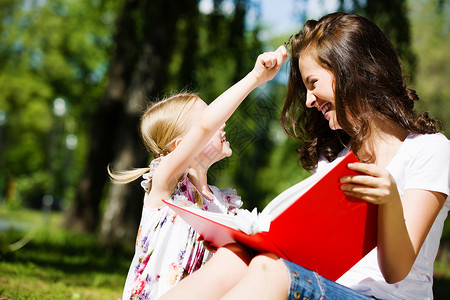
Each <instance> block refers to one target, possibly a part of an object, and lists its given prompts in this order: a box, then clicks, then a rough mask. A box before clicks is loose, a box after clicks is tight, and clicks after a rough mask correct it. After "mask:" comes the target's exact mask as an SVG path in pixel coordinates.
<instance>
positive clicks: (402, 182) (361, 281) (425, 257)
mask: <svg viewBox="0 0 450 300" xmlns="http://www.w3.org/2000/svg"><path fill="white" fill-rule="evenodd" d="M386 170H388V171H389V172H390V173H391V175H392V176H393V177H394V178H395V181H396V183H397V188H398V191H399V193H400V196H402V194H403V192H404V191H405V190H407V189H424V190H428V191H435V192H441V193H444V194H446V195H447V199H446V201H445V204H444V207H443V208H442V209H441V211H440V212H439V215H438V216H437V218H436V220H435V222H434V223H433V226H432V228H431V230H430V232H429V233H428V236H427V238H426V240H425V242H424V244H423V246H422V248H421V250H420V252H419V254H418V256H417V259H416V261H415V263H414V265H413V267H412V269H411V271H410V273H409V274H408V276H407V277H406V278H405V279H404V280H402V281H400V282H397V283H394V284H388V283H386V281H385V280H384V278H383V275H382V274H381V272H380V269H379V267H378V260H377V252H376V248H375V249H374V250H372V251H371V252H370V253H369V254H367V255H366V256H365V257H364V258H363V259H362V260H361V261H359V262H358V263H357V264H356V265H355V266H353V268H351V269H350V270H349V271H348V272H347V273H345V274H344V275H343V276H342V277H341V278H339V279H338V280H337V282H338V283H340V284H342V285H344V286H347V287H349V288H351V289H353V290H355V291H357V292H360V293H362V294H365V295H368V296H374V297H376V298H378V299H418V300H419V299H420V300H424V299H433V290H432V286H433V263H434V260H435V258H436V254H437V251H438V248H439V241H440V238H441V235H442V228H443V226H444V221H445V219H446V218H447V214H448V211H449V209H450V199H449V197H448V195H449V189H450V175H449V173H450V141H449V140H448V139H447V138H446V137H445V136H444V135H442V134H440V133H439V134H425V135H409V136H408V137H407V138H406V139H405V141H404V142H403V144H402V146H401V147H400V149H399V151H398V152H397V154H396V155H395V156H394V158H393V159H392V161H391V162H390V164H389V165H388V166H387V167H386Z"/></svg>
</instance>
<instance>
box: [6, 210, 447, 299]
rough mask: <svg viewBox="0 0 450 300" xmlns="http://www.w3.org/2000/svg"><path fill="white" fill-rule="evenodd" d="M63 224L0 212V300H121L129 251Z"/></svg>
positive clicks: (441, 277) (438, 284) (439, 263)
mask: <svg viewBox="0 0 450 300" xmlns="http://www.w3.org/2000/svg"><path fill="white" fill-rule="evenodd" d="M61 220H62V215H61V214H60V213H52V214H51V216H48V215H47V216H46V215H43V213H42V212H39V211H31V210H19V211H7V210H5V209H2V208H0V298H7V299H14V300H21V299H30V300H34V299H39V300H45V299H52V300H58V299H64V300H67V299H69V300H70V299H73V300H74V299H96V300H101V299H112V300H117V299H120V298H121V295H122V288H123V285H124V282H125V277H126V274H127V271H128V267H129V264H130V262H131V258H132V254H133V253H132V249H131V248H130V249H121V248H105V247H101V246H99V245H98V244H97V237H96V236H95V235H82V234H77V233H73V232H69V231H66V230H63V229H62V228H61V226H60V224H61ZM4 224H13V225H14V227H15V228H18V229H19V230H11V229H9V230H8V229H5V225H4ZM28 239H29V242H28V243H26V242H27V240H28ZM17 242H19V243H17ZM21 243H22V244H21ZM11 245H12V246H13V248H14V247H15V249H9V248H10V246H11ZM447 245H448V243H447ZM444 248H445V249H444ZM449 249H450V247H449V246H447V247H442V249H441V251H440V253H439V256H438V259H437V260H436V263H435V284H434V294H435V299H436V300H444V299H445V300H447V299H449V295H450V254H449V253H450V252H449V251H448V250H449Z"/></svg>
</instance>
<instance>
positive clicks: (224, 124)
mask: <svg viewBox="0 0 450 300" xmlns="http://www.w3.org/2000/svg"><path fill="white" fill-rule="evenodd" d="M225 126H227V124H226V123H223V124H222V126H220V128H219V129H220V130H223V129H224V128H225Z"/></svg>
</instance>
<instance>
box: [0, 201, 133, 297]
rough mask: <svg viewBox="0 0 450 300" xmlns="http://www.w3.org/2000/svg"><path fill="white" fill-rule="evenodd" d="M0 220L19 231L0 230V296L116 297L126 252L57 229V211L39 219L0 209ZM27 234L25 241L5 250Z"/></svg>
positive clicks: (93, 238) (35, 214)
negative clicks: (28, 237)
mask: <svg viewBox="0 0 450 300" xmlns="http://www.w3.org/2000/svg"><path fill="white" fill-rule="evenodd" d="M0 220H1V221H2V222H3V223H4V222H12V224H13V225H18V227H19V230H18V229H17V228H16V229H15V228H2V231H0V270H1V272H0V298H2V297H3V298H9V299H15V300H19V299H120V298H121V295H122V288H123V285H124V282H125V277H126V274H127V271H128V267H129V264H130V261H131V257H132V252H130V251H129V250H128V251H125V250H124V249H120V248H117V247H116V248H105V247H101V246H99V245H98V244H97V236H95V235H86V234H77V233H73V232H69V231H66V230H64V229H62V227H61V226H60V224H61V221H62V215H61V214H60V213H52V215H51V217H50V218H48V219H45V218H44V216H43V214H42V213H41V212H39V211H30V210H20V211H5V210H2V209H0ZM12 227H14V226H12ZM33 230H34V233H33V236H32V239H31V240H30V242H28V243H26V244H25V245H24V246H23V247H22V248H20V249H18V250H17V251H12V252H11V251H10V250H9V249H8V246H9V245H11V244H13V243H16V242H17V241H20V240H22V239H23V238H24V236H25V235H26V234H27V233H29V232H30V231H33Z"/></svg>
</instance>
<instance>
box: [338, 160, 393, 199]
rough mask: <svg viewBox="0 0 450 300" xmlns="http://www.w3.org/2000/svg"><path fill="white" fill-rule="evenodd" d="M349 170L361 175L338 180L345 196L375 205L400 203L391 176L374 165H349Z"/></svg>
mask: <svg viewBox="0 0 450 300" xmlns="http://www.w3.org/2000/svg"><path fill="white" fill-rule="evenodd" d="M348 168H349V169H350V170H354V171H357V172H360V173H362V174H361V175H348V176H344V177H342V178H341V179H340V182H341V183H343V184H342V185H341V189H342V190H343V191H344V193H345V194H346V195H349V196H352V197H355V198H359V199H362V200H365V201H367V202H371V203H374V204H377V205H382V204H387V203H392V202H393V201H400V195H399V194H398V190H397V184H396V183H395V180H394V178H393V177H392V175H391V174H390V173H389V172H388V171H386V170H385V169H383V168H380V167H377V166H376V165H374V164H365V163H351V164H348Z"/></svg>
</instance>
